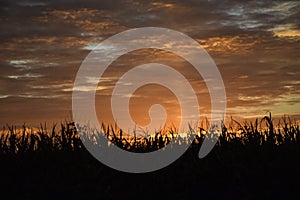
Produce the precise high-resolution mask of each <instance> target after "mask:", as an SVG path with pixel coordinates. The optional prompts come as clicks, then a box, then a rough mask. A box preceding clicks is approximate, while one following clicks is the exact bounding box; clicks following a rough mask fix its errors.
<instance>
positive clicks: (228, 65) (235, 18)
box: [0, 0, 300, 123]
mask: <svg viewBox="0 0 300 200" xmlns="http://www.w3.org/2000/svg"><path fill="white" fill-rule="evenodd" d="M0 16H1V18H0V23H1V32H0V42H1V46H0V65H1V72H0V84H1V86H4V87H1V88H0V99H1V102H2V103H1V105H0V110H1V111H2V112H1V114H0V119H1V123H4V122H6V121H13V120H14V118H15V119H17V118H18V122H20V121H22V118H23V119H30V120H32V121H34V120H41V119H43V116H44V118H45V119H46V118H51V119H54V118H55V115H57V116H58V115H59V117H62V116H67V115H68V114H69V113H68V112H69V110H70V109H71V106H70V105H71V94H72V93H71V92H72V84H73V82H74V80H75V76H76V72H77V70H78V68H79V66H80V64H81V62H82V61H83V60H84V58H85V57H86V56H87V55H88V53H89V52H90V51H91V50H92V49H93V48H94V47H95V46H96V45H97V44H98V43H99V42H101V41H103V40H104V39H106V38H107V37H109V36H112V35H114V34H116V33H118V32H121V31H124V30H127V29H129V28H136V27H144V26H156V27H166V28H171V29H175V30H178V31H182V32H184V33H186V34H187V35H189V36H190V37H192V38H194V39H195V40H197V41H198V42H199V43H200V44H201V45H202V46H203V47H204V48H205V49H206V50H207V51H208V53H209V54H210V55H211V56H212V58H213V59H214V60H215V62H216V64H217V66H218V68H219V70H220V72H221V74H222V77H223V80H224V83H225V86H226V91H227V96H228V106H229V111H230V112H235V113H238V114H240V115H243V113H249V116H250V114H251V115H256V114H260V113H261V112H264V111H265V110H266V109H270V110H274V111H276V112H277V113H283V112H284V111H285V110H286V112H290V113H294V111H295V112H298V111H297V109H298V108H299V105H298V103H297V101H299V98H298V97H299V91H300V88H299V87H300V86H299V74H300V68H299V65H300V63H299V53H300V52H299V51H300V50H299V41H300V40H299V38H300V34H299V33H300V32H299V30H300V25H299V18H300V3H299V2H298V1H283V0H278V1H262V0H259V1H245V0H242V1H236V0H230V1H217V0H210V1H206V0H205V1H204V0H197V1H195V0H187V1H179V0H177V1H176V0H175V1H152V0H151V1H150V0H146V1H136V0H126V1H121V0H117V1H113V2H112V1H92V0H87V1H84V2H81V1H75V0H69V1H60V0H53V1H43V0H40V1H28V0H22V1H10V0H3V1H1V3H0ZM167 45H172V44H167ZM183 50H185V49H183ZM135 54H136V55H138V54H140V57H138V56H134V55H135ZM119 59H120V60H119V62H117V63H114V64H115V66H118V67H119V68H115V69H113V70H112V71H110V74H107V76H106V77H105V78H104V79H101V81H100V82H101V85H99V88H98V89H99V91H98V92H101V91H105V93H104V94H106V92H107V91H110V89H111V86H112V85H113V82H114V81H116V80H117V77H118V76H119V75H121V71H122V70H125V69H127V68H128V66H127V65H128V64H127V63H131V64H132V65H138V64H142V63H143V62H146V61H151V60H152V61H153V60H154V61H157V62H161V63H164V64H167V65H170V66H173V67H174V68H176V69H178V70H183V71H184V69H187V68H188V67H189V65H187V64H186V63H185V62H184V60H181V59H179V58H177V57H175V56H172V55H171V54H170V53H168V52H161V51H156V52H155V51H152V52H144V51H139V52H133V54H131V56H128V57H124V58H119ZM121 69H122V70H121ZM184 73H186V74H185V75H187V76H189V75H190V76H191V78H190V80H192V81H193V84H197V83H198V84H201V87H202V86H203V87H205V82H204V81H203V80H202V82H201V81H199V80H198V78H199V77H193V71H189V70H186V71H185V72H184ZM92 81H93V80H92ZM198 93H199V94H201V95H205V93H207V91H205V90H203V89H202V88H201V89H199V90H198ZM208 98H209V96H208ZM169 101H172V100H171V99H170V100H169ZM204 102H206V100H204ZM38 105H40V106H38ZM297 106H298V107H297ZM204 107H205V106H204ZM38 109H40V110H38ZM284 109H285V110H284ZM10 110H11V111H10ZM32 110H35V111H34V112H32ZM18 113H22V114H19V115H18ZM16 116H18V117H16ZM59 117H58V118H59Z"/></svg>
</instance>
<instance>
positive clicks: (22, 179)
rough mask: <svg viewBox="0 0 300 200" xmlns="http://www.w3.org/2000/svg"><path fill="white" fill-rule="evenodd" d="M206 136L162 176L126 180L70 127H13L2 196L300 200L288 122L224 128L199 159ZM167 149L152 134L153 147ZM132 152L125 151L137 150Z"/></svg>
mask: <svg viewBox="0 0 300 200" xmlns="http://www.w3.org/2000/svg"><path fill="white" fill-rule="evenodd" d="M260 125H263V127H265V128H260ZM107 132H111V129H110V130H107ZM237 133H241V136H240V137H239V134H237ZM204 137H205V136H204V135H203V134H201V135H200V137H197V140H196V141H195V142H194V143H193V144H192V146H191V147H190V148H189V149H188V151H187V152H186V153H185V154H184V155H183V156H182V157H181V158H179V159H178V160H177V161H176V162H174V163H173V164H171V165H170V166H168V167H166V168H164V169H161V170H159V171H155V172H151V173H146V174H129V173H124V172H119V171H116V170H113V169H110V168H109V167H106V166H105V165H103V164H101V163H100V162H98V161H97V160H96V159H94V158H93V157H92V156H91V155H90V154H89V153H88V152H87V150H86V149H85V148H84V147H83V145H82V143H81V141H80V139H79V137H78V134H77V132H76V129H75V127H74V126H73V124H72V123H69V124H68V123H66V124H65V125H62V126H61V127H60V130H59V131H56V130H53V132H51V131H48V132H47V131H45V130H43V129H42V128H41V129H40V130H39V132H36V133H30V130H25V129H24V130H23V131H22V130H15V129H14V128H13V127H11V128H10V129H8V130H7V131H5V133H4V134H2V135H1V138H0V172H1V176H0V178H1V181H0V184H1V185H0V192H1V194H0V197H1V199H153V200H154V199H161V198H167V199H190V198H194V199H289V198H296V199H298V198H300V130H299V125H297V124H295V123H293V122H292V121H291V120H289V119H288V118H283V119H281V122H280V124H278V125H277V124H276V126H275V125H273V123H272V119H271V118H270V116H268V117H265V118H264V119H262V120H257V121H256V122H254V123H248V124H246V123H243V124H239V123H237V122H233V123H232V127H227V128H226V127H223V131H222V135H221V137H220V138H219V141H218V143H217V145H216V146H215V148H214V149H213V151H212V152H211V153H210V154H209V155H208V156H207V157H205V158H204V159H199V158H198V150H199V148H200V146H201V142H202V141H203V138H204ZM112 138H113V139H112V140H113V141H114V142H115V143H118V145H122V144H124V145H125V144H128V143H126V141H125V139H123V141H125V142H123V143H122V142H120V141H121V140H120V138H118V137H112ZM174 138H175V139H176V140H179V138H178V137H176V136H174ZM164 140H165V139H164ZM149 141H150V140H149ZM164 142H165V141H163V138H162V136H161V135H159V134H157V135H156V136H155V137H153V138H152V143H151V146H152V148H153V146H155V145H156V147H157V146H160V145H162V144H163V143H164ZM137 143H138V140H137ZM137 146H138V145H135V146H134V145H131V147H127V148H131V149H130V150H133V151H135V150H137V149H135V148H136V147H137ZM156 147H154V149H155V148H156Z"/></svg>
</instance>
